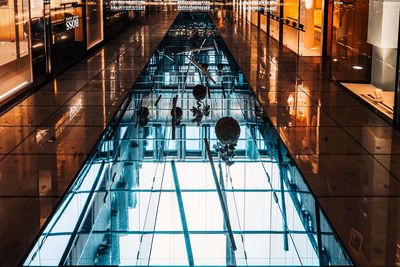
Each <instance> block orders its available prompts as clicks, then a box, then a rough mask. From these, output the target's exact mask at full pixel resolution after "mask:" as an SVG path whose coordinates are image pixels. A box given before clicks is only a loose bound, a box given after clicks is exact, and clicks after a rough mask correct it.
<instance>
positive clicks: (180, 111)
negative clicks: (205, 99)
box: [171, 107, 183, 119]
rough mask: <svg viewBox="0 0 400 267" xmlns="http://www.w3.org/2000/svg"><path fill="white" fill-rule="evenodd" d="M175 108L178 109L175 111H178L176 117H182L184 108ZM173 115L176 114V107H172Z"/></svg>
mask: <svg viewBox="0 0 400 267" xmlns="http://www.w3.org/2000/svg"><path fill="white" fill-rule="evenodd" d="M175 110H176V111H175V112H176V118H177V119H180V118H182V115H183V110H182V109H181V108H180V107H176V108H175ZM171 116H172V117H173V116H174V109H171Z"/></svg>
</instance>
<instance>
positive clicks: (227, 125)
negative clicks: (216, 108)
mask: <svg viewBox="0 0 400 267" xmlns="http://www.w3.org/2000/svg"><path fill="white" fill-rule="evenodd" d="M215 134H216V135H217V138H218V140H219V141H220V142H221V143H222V144H225V145H232V144H235V143H236V142H237V141H238V140H239V137H240V126H239V123H238V122H237V120H235V119H234V118H232V117H223V118H221V119H219V120H218V121H217V123H216V124H215Z"/></svg>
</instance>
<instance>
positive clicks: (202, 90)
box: [193, 84, 207, 101]
mask: <svg viewBox="0 0 400 267" xmlns="http://www.w3.org/2000/svg"><path fill="white" fill-rule="evenodd" d="M206 95H207V88H206V87H205V86H204V85H201V84H198V85H196V86H195V87H194V88H193V96H194V98H195V99H196V100H197V101H201V100H203V99H204V98H206Z"/></svg>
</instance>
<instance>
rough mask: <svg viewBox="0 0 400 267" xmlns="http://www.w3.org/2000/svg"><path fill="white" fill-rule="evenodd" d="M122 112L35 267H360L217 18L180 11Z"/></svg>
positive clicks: (36, 250) (35, 256) (62, 209)
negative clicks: (290, 153) (283, 139)
mask: <svg viewBox="0 0 400 267" xmlns="http://www.w3.org/2000/svg"><path fill="white" fill-rule="evenodd" d="M118 113H120V114H121V116H117V117H115V118H114V120H113V121H111V126H110V127H108V128H107V129H106V131H105V132H104V134H103V136H102V138H101V140H100V141H99V142H98V143H97V145H96V147H95V150H94V151H93V152H92V154H91V156H90V157H89V159H88V160H87V161H86V162H85V164H84V167H83V169H81V171H80V173H79V175H78V177H77V179H76V180H75V182H74V183H73V185H72V187H71V188H70V190H69V191H68V193H67V194H66V196H64V198H63V200H62V202H61V205H60V206H59V207H58V209H57V210H56V212H55V213H54V214H53V216H52V217H51V219H50V221H49V223H48V224H47V225H46V227H45V228H44V230H43V232H42V233H41V236H40V237H39V239H38V240H37V242H36V243H35V245H34V247H33V248H32V250H31V252H30V253H29V255H28V256H27V258H26V261H25V262H24V264H25V265H29V266H49V265H51V266H54V265H60V264H61V265H129V266H133V265H134V266H144V265H146V266H148V265H150V266H167V265H169V266H249V265H250V266H320V265H328V264H329V265H351V264H352V262H351V260H350V259H349V258H348V256H347V253H346V252H345V251H344V249H343V248H342V246H341V244H340V243H339V242H338V241H337V237H336V236H335V234H334V232H333V230H332V228H331V227H330V224H329V223H328V221H327V220H326V218H325V215H324V213H323V212H322V211H321V210H320V208H319V206H318V204H317V203H316V201H315V198H314V197H313V195H312V194H311V193H310V191H309V189H308V187H307V185H306V184H305V183H304V180H303V178H302V177H301V175H300V174H299V173H298V171H297V169H296V167H294V166H293V164H292V163H291V161H290V158H289V157H288V152H287V150H286V148H285V146H284V144H283V143H282V142H281V141H280V139H279V137H278V134H277V131H276V130H275V129H274V128H273V127H272V125H271V123H270V122H269V121H268V119H267V116H266V114H265V113H264V112H263V111H262V107H261V106H260V104H259V103H258V102H257V100H256V97H255V95H254V93H253V91H252V90H251V88H250V87H249V84H248V83H247V81H246V79H245V78H244V76H243V73H242V71H241V70H240V69H239V67H238V66H237V64H236V62H235V61H234V59H233V57H232V56H231V55H230V54H229V51H228V49H227V47H226V45H225V43H224V41H223V40H222V38H221V37H220V35H219V34H218V32H217V30H216V27H215V26H214V25H213V24H212V20H211V17H210V16H209V14H208V13H180V14H179V15H178V17H177V19H176V20H175V22H174V24H173V25H172V27H171V28H170V30H169V31H168V33H167V35H166V37H165V38H164V39H163V41H162V43H161V45H160V46H159V47H158V48H157V50H156V53H155V54H154V55H153V56H152V57H151V59H150V61H149V63H148V65H147V66H146V68H145V70H144V72H143V73H142V75H141V76H139V78H138V80H137V82H136V84H135V86H134V88H133V90H132V92H131V94H130V95H129V97H128V98H127V99H126V101H125V102H124V103H122V106H121V110H120V111H118ZM226 118H229V119H226ZM224 120H226V122H224V123H222V121H224ZM228 121H229V122H230V123H228ZM232 121H233V122H232ZM235 123H236V124H235ZM235 125H237V127H236V128H235V127H234V126H235ZM227 140H229V142H228V141H227Z"/></svg>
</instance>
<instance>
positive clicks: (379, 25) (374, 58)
mask: <svg viewBox="0 0 400 267" xmlns="http://www.w3.org/2000/svg"><path fill="white" fill-rule="evenodd" d="M399 9H400V2H397V1H396V2H394V1H387V0H384V1H368V0H353V1H349V2H346V3H344V2H337V3H336V4H335V7H334V20H333V24H334V25H333V40H332V42H333V43H332V66H333V68H332V76H333V78H334V79H336V80H337V81H340V82H342V85H344V86H345V87H347V88H348V89H349V90H351V91H352V92H353V93H355V94H356V95H358V96H359V97H360V98H362V99H363V100H364V101H365V102H367V103H368V104H370V105H371V106H373V107H374V108H375V109H377V110H378V111H380V112H381V113H382V114H384V115H386V116H387V117H388V118H390V119H393V113H394V98H395V88H396V70H397V66H396V65H397V46H398V42H397V41H398V40H397V39H398V38H397V37H398V30H399V29H398V24H399V13H398V12H399Z"/></svg>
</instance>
